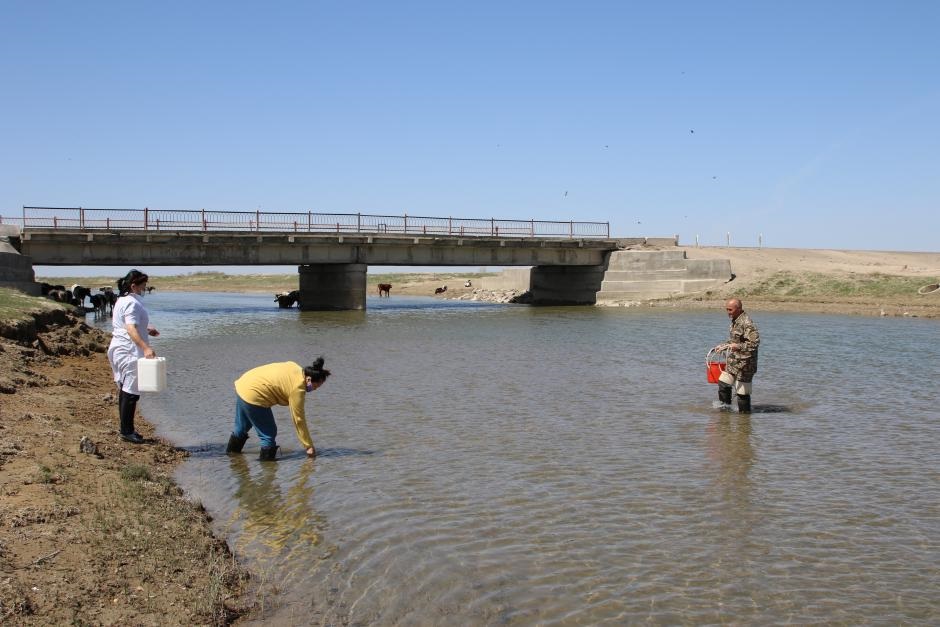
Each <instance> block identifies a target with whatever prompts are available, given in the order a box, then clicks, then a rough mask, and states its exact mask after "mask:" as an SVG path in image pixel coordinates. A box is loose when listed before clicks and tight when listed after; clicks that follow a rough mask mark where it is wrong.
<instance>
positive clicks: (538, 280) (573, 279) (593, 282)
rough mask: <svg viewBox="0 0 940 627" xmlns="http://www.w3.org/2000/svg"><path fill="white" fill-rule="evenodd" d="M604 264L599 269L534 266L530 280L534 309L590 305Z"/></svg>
mask: <svg viewBox="0 0 940 627" xmlns="http://www.w3.org/2000/svg"><path fill="white" fill-rule="evenodd" d="M606 271H607V263H606V261H605V263H603V264H601V265H598V266H535V267H533V268H532V273H531V274H530V276H529V291H530V292H531V293H532V304H533V305H593V304H594V303H595V302H596V300H597V292H598V290H600V289H601V282H603V280H604V273H605V272H606Z"/></svg>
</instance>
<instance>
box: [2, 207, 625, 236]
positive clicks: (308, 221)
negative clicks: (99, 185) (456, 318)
mask: <svg viewBox="0 0 940 627" xmlns="http://www.w3.org/2000/svg"><path fill="white" fill-rule="evenodd" d="M0 224H18V225H19V226H21V227H22V228H23V229H24V230H29V229H62V230H79V231H100V230H109V231H110V230H144V231H146V230H153V231H245V232H257V233H285V232H293V233H346V234H352V233H379V234H383V235H432V236H433V235H452V236H453V235H456V236H466V237H512V238H519V237H564V238H600V239H609V238H610V223H609V222H582V221H576V220H568V221H550V220H506V219H497V218H454V217H446V218H441V217H429V216H409V215H407V214H405V215H401V216H392V215H374V214H367V213H319V212H313V211H307V212H267V211H207V210H205V209H199V210H182V211H177V210H172V209H149V208H144V209H89V208H84V207H23V217H22V218H18V219H16V218H12V219H11V218H9V217H7V218H4V217H2V216H0Z"/></svg>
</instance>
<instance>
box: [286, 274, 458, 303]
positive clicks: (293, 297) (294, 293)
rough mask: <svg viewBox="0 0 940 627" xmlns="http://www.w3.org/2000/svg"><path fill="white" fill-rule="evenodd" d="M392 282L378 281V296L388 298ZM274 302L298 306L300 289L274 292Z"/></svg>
mask: <svg viewBox="0 0 940 627" xmlns="http://www.w3.org/2000/svg"><path fill="white" fill-rule="evenodd" d="M471 285H472V283H471V282H470V281H469V279H468V280H467V282H466V283H464V287H470V286H471ZM446 291H447V286H446V285H444V286H441V287H438V288H435V289H434V293H435V294H443V293H444V292H446ZM391 292H392V284H391V283H379V298H382V297H383V296H384V297H386V298H388V297H389V296H391ZM274 302H275V303H277V306H278V307H280V308H281V309H290V308H291V307H293V306H294V305H297V306H298V307H299V306H300V290H291V291H290V292H277V293H276V294H274Z"/></svg>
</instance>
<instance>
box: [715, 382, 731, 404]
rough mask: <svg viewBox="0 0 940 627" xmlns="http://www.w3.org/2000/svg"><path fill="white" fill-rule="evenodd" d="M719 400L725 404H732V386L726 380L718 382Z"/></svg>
mask: <svg viewBox="0 0 940 627" xmlns="http://www.w3.org/2000/svg"><path fill="white" fill-rule="evenodd" d="M718 400H719V401H721V402H722V403H723V404H725V405H730V404H731V386H730V385H728V384H727V383H725V382H724V381H719V382H718Z"/></svg>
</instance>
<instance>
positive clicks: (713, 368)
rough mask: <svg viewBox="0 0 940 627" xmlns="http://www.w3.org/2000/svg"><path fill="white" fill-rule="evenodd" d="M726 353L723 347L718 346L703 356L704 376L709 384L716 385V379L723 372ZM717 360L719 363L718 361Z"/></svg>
mask: <svg viewBox="0 0 940 627" xmlns="http://www.w3.org/2000/svg"><path fill="white" fill-rule="evenodd" d="M727 353H728V351H727V349H725V347H724V345H719V346H716V347H715V348H713V349H711V350H710V351H708V354H707V355H705V375H706V376H707V377H708V382H709V383H718V377H720V376H721V373H722V372H724V371H725V362H724V360H725V358H726V357H727ZM719 359H720V360H721V361H718V360H719Z"/></svg>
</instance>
